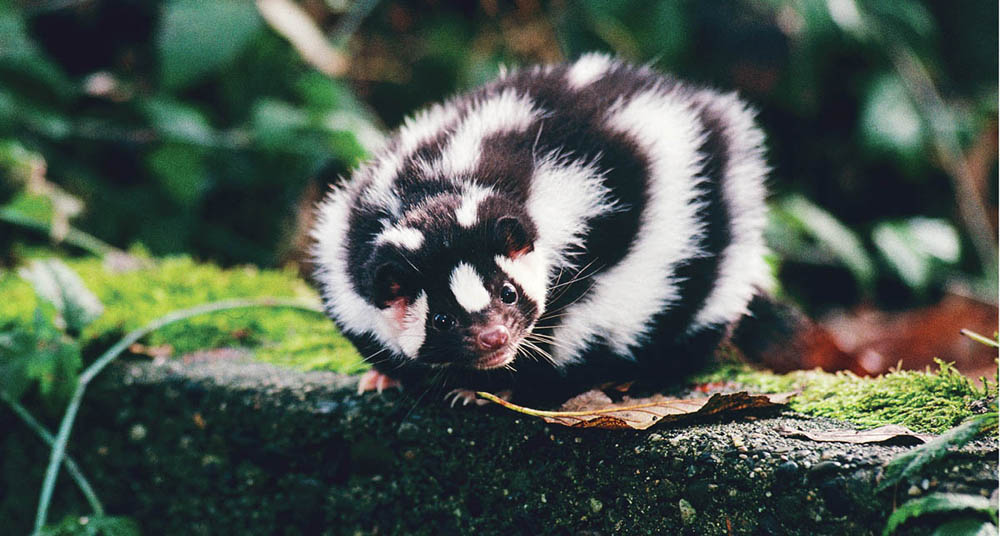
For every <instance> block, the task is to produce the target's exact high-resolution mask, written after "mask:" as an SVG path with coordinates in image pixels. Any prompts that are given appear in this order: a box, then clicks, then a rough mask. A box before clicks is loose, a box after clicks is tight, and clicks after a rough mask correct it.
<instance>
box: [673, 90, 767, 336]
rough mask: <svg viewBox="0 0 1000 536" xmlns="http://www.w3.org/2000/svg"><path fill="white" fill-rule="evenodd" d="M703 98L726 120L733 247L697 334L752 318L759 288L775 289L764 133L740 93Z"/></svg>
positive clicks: (725, 185) (725, 193)
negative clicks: (767, 237)
mask: <svg viewBox="0 0 1000 536" xmlns="http://www.w3.org/2000/svg"><path fill="white" fill-rule="evenodd" d="M698 97H700V98H701V99H703V100H704V102H705V103H706V106H707V107H708V108H709V109H710V110H712V111H714V112H715V113H716V114H717V115H719V116H720V117H721V118H722V121H721V123H722V126H723V136H725V139H726V143H727V144H728V147H729V155H728V156H729V158H728V161H727V162H726V168H725V173H724V174H723V177H724V178H723V182H722V198H723V200H724V202H725V204H726V208H727V211H728V213H729V216H730V220H731V221H730V228H729V232H730V236H731V237H732V239H731V242H730V244H729V246H728V247H726V249H725V250H723V252H722V259H721V262H720V264H719V279H718V281H716V284H715V287H714V288H713V289H712V292H711V293H710V294H709V295H708V298H707V299H706V300H705V305H704V306H703V307H702V308H701V310H700V311H698V313H697V315H696V316H695V321H694V324H693V325H692V326H691V327H690V329H689V330H688V331H689V332H695V331H697V330H699V329H701V328H703V327H706V326H709V325H712V324H723V323H725V324H729V323H732V322H734V321H736V320H738V319H739V318H740V317H741V316H743V315H745V314H747V312H748V311H747V304H748V303H749V302H750V299H751V298H752V297H753V295H754V293H755V292H757V289H758V288H760V289H764V290H768V289H770V287H772V286H773V281H772V279H771V273H770V269H769V267H768V266H767V263H766V262H765V261H764V256H765V254H766V253H767V247H766V246H765V244H764V239H763V232H764V226H765V225H766V223H767V207H766V204H765V203H764V200H765V197H766V195H767V192H766V189H765V185H764V180H765V178H766V176H767V172H768V168H767V164H766V163H765V161H764V134H763V133H762V132H761V131H760V129H758V128H757V127H756V126H755V125H754V118H753V115H754V114H753V112H752V111H750V110H749V109H747V107H746V105H745V104H744V103H743V102H742V101H741V100H740V99H739V98H738V97H737V95H736V94H735V93H730V94H726V95H718V94H715V93H713V92H709V91H703V92H701V93H700V94H699V95H698Z"/></svg>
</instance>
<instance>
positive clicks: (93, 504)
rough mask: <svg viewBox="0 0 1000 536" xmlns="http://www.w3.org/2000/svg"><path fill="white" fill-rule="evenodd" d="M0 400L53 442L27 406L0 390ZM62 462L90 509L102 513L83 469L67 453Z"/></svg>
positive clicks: (33, 428)
mask: <svg viewBox="0 0 1000 536" xmlns="http://www.w3.org/2000/svg"><path fill="white" fill-rule="evenodd" d="M0 400H3V401H4V402H6V403H7V405H9V406H10V409H11V410H13V411H14V414H15V415H17V416H18V417H20V418H21V420H22V421H24V424H26V425H28V428H31V429H32V430H34V432H35V433H36V434H38V436H39V437H41V438H42V440H43V441H45V443H47V444H48V445H49V446H50V447H51V446H53V444H54V443H55V438H54V437H52V434H51V433H49V431H48V430H46V429H45V427H44V426H42V423H40V422H38V421H37V420H35V418H34V417H32V415H31V413H30V412H29V411H28V409H27V408H25V407H24V406H22V405H21V403H20V402H18V401H17V400H14V399H13V398H12V397H11V396H10V395H8V394H7V393H6V392H5V391H0ZM63 464H64V465H65V466H66V472H68V473H69V476H70V477H71V478H72V479H73V481H74V482H76V486H77V487H78V488H80V493H82V494H83V496H84V498H86V499H87V503H89V504H90V509H91V510H93V511H94V513H95V514H97V515H104V505H102V504H101V500H100V499H98V498H97V494H96V493H94V488H93V487H92V486H91V485H90V482H89V481H88V480H87V477H85V476H83V471H81V470H80V466H79V465H77V464H76V462H75V461H74V460H73V458H71V457H69V456H68V455H67V456H66V457H65V458H64V459H63Z"/></svg>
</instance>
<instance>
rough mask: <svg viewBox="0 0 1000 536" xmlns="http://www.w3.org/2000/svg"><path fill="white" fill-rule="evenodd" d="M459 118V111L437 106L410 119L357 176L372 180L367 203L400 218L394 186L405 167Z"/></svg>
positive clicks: (451, 107)
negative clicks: (411, 157)
mask: <svg viewBox="0 0 1000 536" xmlns="http://www.w3.org/2000/svg"><path fill="white" fill-rule="evenodd" d="M458 117H459V108H458V107H456V106H453V105H450V104H449V105H440V104H435V105H434V106H431V107H430V108H427V109H426V110H423V111H421V112H419V113H417V114H416V115H414V116H413V117H411V118H408V119H407V120H406V121H405V122H404V123H403V126H401V127H400V128H399V131H398V133H397V134H396V137H395V139H394V140H393V141H392V142H391V143H390V144H389V146H388V147H386V148H385V149H384V150H383V151H381V152H380V153H378V154H376V155H375V158H373V159H372V160H371V164H370V167H368V168H362V169H361V170H359V171H358V172H357V174H356V176H361V175H367V176H369V177H370V178H371V179H370V180H371V182H370V184H369V185H368V187H367V188H366V190H365V197H364V199H365V201H367V202H369V203H372V204H374V205H376V206H381V207H386V208H389V209H390V210H391V211H392V213H393V215H395V216H399V204H400V203H399V199H398V198H397V197H396V195H395V194H394V193H393V192H392V184H393V182H394V181H395V179H396V177H397V176H398V175H399V173H400V171H401V169H402V167H403V164H404V163H405V162H406V159H407V158H408V157H409V156H411V155H412V154H413V151H415V150H416V149H417V147H419V146H420V145H421V144H423V143H426V142H428V141H430V140H431V139H433V138H434V136H437V135H438V134H440V133H442V132H447V131H448V129H449V128H451V127H452V126H453V124H454V123H455V122H457V120H458ZM393 209H394V210H393Z"/></svg>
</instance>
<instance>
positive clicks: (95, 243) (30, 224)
mask: <svg viewBox="0 0 1000 536" xmlns="http://www.w3.org/2000/svg"><path fill="white" fill-rule="evenodd" d="M0 222H6V223H9V224H11V225H17V226H19V227H23V228H25V229H31V230H34V231H39V232H42V233H45V234H46V235H48V236H50V237H51V236H52V225H51V224H49V223H48V222H44V221H40V220H36V219H34V218H31V217H28V216H26V215H24V214H22V213H21V212H20V211H18V210H15V209H12V208H9V207H6V208H0ZM60 242H65V243H67V244H69V245H71V246H76V247H78V248H80V249H82V250H84V251H86V252H88V253H91V254H94V255H96V256H98V257H104V256H105V255H107V254H109V253H123V252H122V251H121V250H119V249H117V248H115V247H114V246H112V245H110V244H108V243H105V242H102V241H101V240H99V239H97V238H95V237H93V236H91V235H89V234H87V233H85V232H83V231H80V230H78V229H74V228H72V227H71V228H70V229H69V232H67V233H66V236H65V237H64V238H63V239H62V240H61V241H60Z"/></svg>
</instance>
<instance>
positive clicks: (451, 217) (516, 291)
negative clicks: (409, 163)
mask: <svg viewBox="0 0 1000 536" xmlns="http://www.w3.org/2000/svg"><path fill="white" fill-rule="evenodd" d="M535 238H536V230H535V226H534V224H533V223H532V221H531V219H530V218H529V217H528V216H527V214H526V213H525V212H524V210H523V209H522V208H521V207H520V206H518V205H517V204H516V203H512V202H510V201H508V200H506V199H505V198H503V197H501V196H498V195H493V194H491V193H489V192H488V191H482V192H478V193H474V194H473V195H469V194H468V193H466V194H465V195H459V194H442V195H439V196H436V197H434V198H431V199H429V200H427V201H425V202H424V203H422V204H421V205H420V206H419V207H417V208H416V209H413V210H410V211H408V212H407V213H406V214H405V215H404V217H403V218H401V219H400V220H399V221H396V222H392V223H384V224H383V229H382V231H381V232H380V233H379V234H378V235H376V237H375V238H374V245H375V247H374V249H373V251H372V255H371V257H370V258H369V259H368V261H367V263H366V265H365V285H364V289H365V292H366V298H367V299H368V300H369V301H370V302H371V303H372V304H374V305H375V306H376V307H377V308H378V309H379V311H380V314H381V315H382V317H383V323H382V325H383V326H385V327H386V329H385V330H384V333H383V337H385V336H388V338H390V339H391V341H390V342H391V343H393V344H392V345H393V346H395V347H396V350H397V351H398V352H399V353H401V354H403V355H404V356H405V357H406V358H408V359H413V360H417V361H419V362H422V363H425V364H437V365H450V366H457V367H465V368H472V369H479V370H489V369H496V368H500V367H505V366H509V365H510V364H511V363H512V362H513V361H514V359H515V358H516V357H517V355H518V353H519V352H518V349H519V347H520V346H521V345H522V344H525V342H526V341H525V337H526V336H527V335H528V334H529V333H530V332H531V329H532V327H533V326H534V324H535V322H536V321H537V319H538V317H539V315H541V313H542V310H543V308H544V303H545V293H546V285H547V277H546V276H547V274H546V267H545V266H544V259H543V258H542V256H543V254H542V253H541V252H539V251H536V248H535ZM528 344H529V345H530V341H528Z"/></svg>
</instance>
